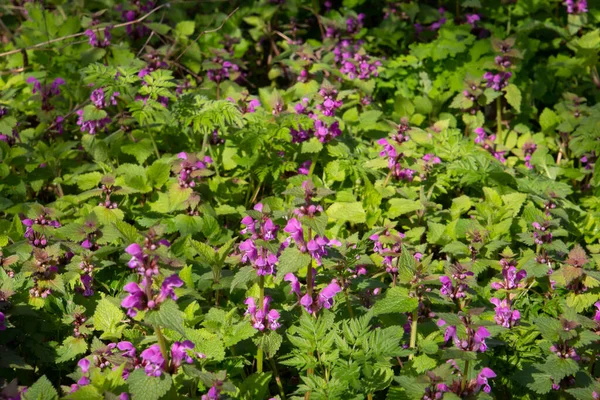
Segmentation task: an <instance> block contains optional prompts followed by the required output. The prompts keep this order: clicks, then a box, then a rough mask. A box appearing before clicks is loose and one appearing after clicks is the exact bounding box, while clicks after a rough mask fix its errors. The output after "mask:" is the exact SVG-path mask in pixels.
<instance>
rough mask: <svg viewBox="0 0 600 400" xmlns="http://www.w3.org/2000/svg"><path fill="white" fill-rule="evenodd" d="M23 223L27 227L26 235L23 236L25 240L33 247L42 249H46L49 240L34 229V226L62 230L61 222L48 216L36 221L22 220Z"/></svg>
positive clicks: (42, 215)
mask: <svg viewBox="0 0 600 400" xmlns="http://www.w3.org/2000/svg"><path fill="white" fill-rule="evenodd" d="M21 223H22V224H23V225H25V226H26V229H25V233H24V234H23V236H24V237H25V239H27V241H28V242H29V244H31V245H32V246H34V247H40V248H42V247H46V245H47V244H48V239H47V238H46V235H45V234H44V233H43V232H36V231H35V230H34V229H33V226H34V225H40V226H42V227H51V228H60V222H58V221H57V220H53V219H51V218H50V217H49V216H48V215H47V214H41V215H40V216H39V217H37V218H34V219H29V218H26V219H24V220H22V221H21Z"/></svg>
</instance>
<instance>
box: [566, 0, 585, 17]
mask: <svg viewBox="0 0 600 400" xmlns="http://www.w3.org/2000/svg"><path fill="white" fill-rule="evenodd" d="M564 4H565V6H567V12H568V13H569V14H585V13H586V12H588V6H587V0H565V2H564Z"/></svg>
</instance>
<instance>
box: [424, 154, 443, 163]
mask: <svg viewBox="0 0 600 400" xmlns="http://www.w3.org/2000/svg"><path fill="white" fill-rule="evenodd" d="M423 161H425V162H426V163H431V164H439V163H441V162H442V160H440V158H439V157H437V156H436V155H435V154H431V153H428V154H425V155H424V156H423Z"/></svg>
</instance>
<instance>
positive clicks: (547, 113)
mask: <svg viewBox="0 0 600 400" xmlns="http://www.w3.org/2000/svg"><path fill="white" fill-rule="evenodd" d="M559 123H560V118H559V117H558V115H556V113H555V112H554V111H552V110H551V109H549V108H544V111H542V113H541V114H540V126H541V127H542V131H544V132H547V131H550V130H552V129H554V128H555V127H556V126H557V125H558V124H559Z"/></svg>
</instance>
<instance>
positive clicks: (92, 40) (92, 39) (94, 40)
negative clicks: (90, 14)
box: [85, 26, 112, 48]
mask: <svg viewBox="0 0 600 400" xmlns="http://www.w3.org/2000/svg"><path fill="white" fill-rule="evenodd" d="M111 29H112V28H111V27H108V26H107V27H106V28H104V38H103V39H102V41H99V40H98V37H97V35H96V32H94V31H93V30H91V29H88V30H86V31H85V35H86V36H87V37H88V38H89V41H88V43H89V44H90V46H92V47H100V48H102V47H108V46H110V39H111V38H112V35H111V34H110V30H111Z"/></svg>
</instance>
